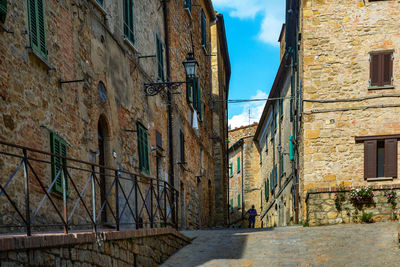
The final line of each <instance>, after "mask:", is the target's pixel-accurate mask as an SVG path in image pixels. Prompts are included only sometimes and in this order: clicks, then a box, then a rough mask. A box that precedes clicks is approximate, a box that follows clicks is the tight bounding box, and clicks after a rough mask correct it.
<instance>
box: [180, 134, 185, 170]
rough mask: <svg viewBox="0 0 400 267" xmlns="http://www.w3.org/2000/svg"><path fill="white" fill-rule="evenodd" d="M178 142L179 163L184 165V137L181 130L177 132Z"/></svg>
mask: <svg viewBox="0 0 400 267" xmlns="http://www.w3.org/2000/svg"><path fill="white" fill-rule="evenodd" d="M179 142H180V150H181V163H185V135H184V133H183V131H182V130H181V131H180V132H179Z"/></svg>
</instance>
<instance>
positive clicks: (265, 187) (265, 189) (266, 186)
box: [264, 179, 269, 201]
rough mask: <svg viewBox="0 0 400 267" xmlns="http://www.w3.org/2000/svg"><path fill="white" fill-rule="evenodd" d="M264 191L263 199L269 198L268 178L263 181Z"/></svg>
mask: <svg viewBox="0 0 400 267" xmlns="http://www.w3.org/2000/svg"><path fill="white" fill-rule="evenodd" d="M264 193H265V200H266V201H267V200H268V198H269V179H267V180H266V181H265V183H264Z"/></svg>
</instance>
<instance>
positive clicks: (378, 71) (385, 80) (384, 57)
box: [370, 52, 393, 87]
mask: <svg viewBox="0 0 400 267" xmlns="http://www.w3.org/2000/svg"><path fill="white" fill-rule="evenodd" d="M370 61H371V62H370V85H371V87H379V86H390V85H392V84H393V83H392V80H393V53H392V52H374V53H371V55H370Z"/></svg>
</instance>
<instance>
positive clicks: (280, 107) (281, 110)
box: [279, 99, 283, 117]
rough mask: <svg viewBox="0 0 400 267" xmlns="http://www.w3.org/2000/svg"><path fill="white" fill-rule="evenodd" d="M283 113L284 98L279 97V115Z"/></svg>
mask: <svg viewBox="0 0 400 267" xmlns="http://www.w3.org/2000/svg"><path fill="white" fill-rule="evenodd" d="M282 115H283V99H279V116H281V117H282Z"/></svg>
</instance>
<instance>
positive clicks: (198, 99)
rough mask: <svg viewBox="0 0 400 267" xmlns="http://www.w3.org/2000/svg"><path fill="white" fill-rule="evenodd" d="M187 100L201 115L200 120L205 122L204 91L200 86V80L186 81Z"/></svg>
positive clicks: (188, 79) (189, 79) (191, 79)
mask: <svg viewBox="0 0 400 267" xmlns="http://www.w3.org/2000/svg"><path fill="white" fill-rule="evenodd" d="M186 98H187V101H188V103H191V104H192V105H193V108H194V109H195V110H196V111H197V113H198V115H199V120H200V121H202V120H203V89H202V88H200V86H199V78H187V79H186Z"/></svg>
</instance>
